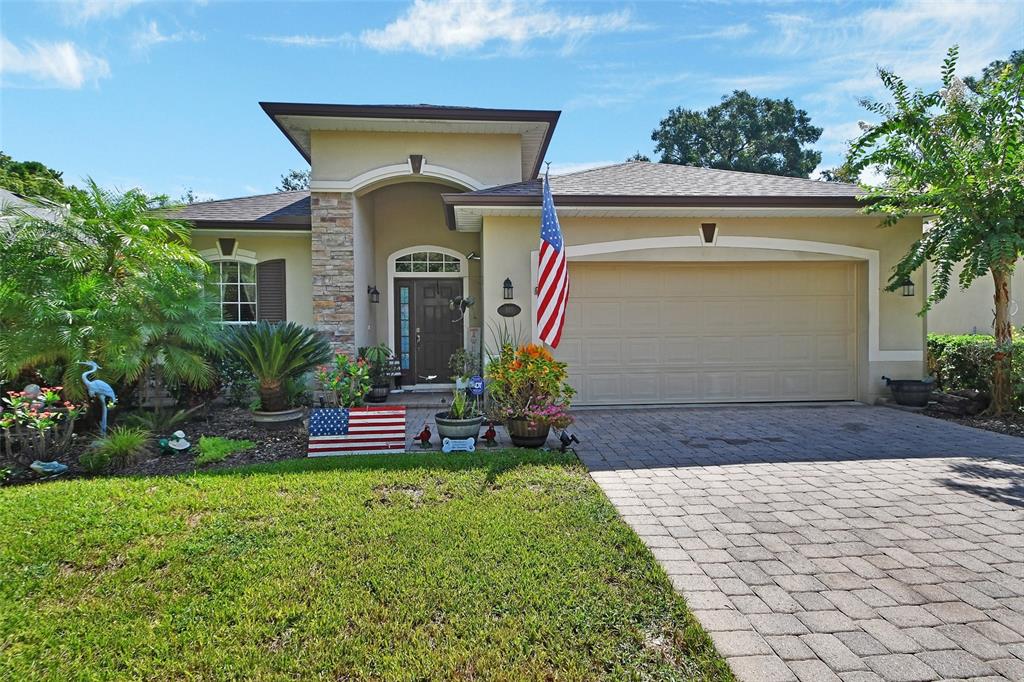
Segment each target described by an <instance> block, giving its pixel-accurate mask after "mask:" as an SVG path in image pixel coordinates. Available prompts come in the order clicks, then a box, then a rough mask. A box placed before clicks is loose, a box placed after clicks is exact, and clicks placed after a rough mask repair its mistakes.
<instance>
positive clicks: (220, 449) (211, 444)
mask: <svg viewBox="0 0 1024 682" xmlns="http://www.w3.org/2000/svg"><path fill="white" fill-rule="evenodd" d="M254 445H256V443H254V442H252V441H251V440H234V439H232V438H223V437H221V436H201V437H200V438H199V454H198V455H196V466H202V465H204V464H213V463H214V462H223V461H224V460H225V459H227V456H228V455H231V454H234V453H236V452H241V451H242V450H248V449H249V448H251V447H252V446H254Z"/></svg>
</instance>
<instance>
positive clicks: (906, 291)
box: [900, 277, 914, 298]
mask: <svg viewBox="0 0 1024 682" xmlns="http://www.w3.org/2000/svg"><path fill="white" fill-rule="evenodd" d="M900 286H901V287H903V295H904V296H906V297H908V298H909V297H910V296H913V295H914V282H913V281H911V279H910V278H909V277H907V278H906V279H904V280H903V281H902V282H901V283H900Z"/></svg>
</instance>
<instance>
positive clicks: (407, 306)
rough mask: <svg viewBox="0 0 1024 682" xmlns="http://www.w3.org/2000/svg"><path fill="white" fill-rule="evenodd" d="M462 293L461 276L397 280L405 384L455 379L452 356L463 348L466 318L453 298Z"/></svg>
mask: <svg viewBox="0 0 1024 682" xmlns="http://www.w3.org/2000/svg"><path fill="white" fill-rule="evenodd" d="M461 295H462V280H461V279H433V278H422V279H419V278H418V279H396V280H395V310H396V311H397V314H396V315H395V340H396V346H397V352H398V358H399V361H400V362H401V367H402V383H403V384H404V385H406V386H411V385H413V384H447V383H451V377H449V376H448V374H449V370H448V359H449V358H450V357H451V355H452V353H454V352H455V351H456V350H458V349H459V348H462V339H463V335H462V325H463V321H462V320H458V318H459V316H460V315H459V310H458V309H457V308H456V309H455V310H452V309H451V307H450V306H449V302H450V301H451V300H452V299H453V298H455V297H456V296H461ZM454 320H458V321H454Z"/></svg>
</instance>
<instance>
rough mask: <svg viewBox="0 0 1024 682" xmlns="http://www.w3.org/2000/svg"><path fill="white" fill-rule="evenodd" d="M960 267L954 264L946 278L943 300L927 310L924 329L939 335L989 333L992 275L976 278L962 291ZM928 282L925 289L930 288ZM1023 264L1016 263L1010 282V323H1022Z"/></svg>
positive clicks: (1023, 320)
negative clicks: (948, 287)
mask: <svg viewBox="0 0 1024 682" xmlns="http://www.w3.org/2000/svg"><path fill="white" fill-rule="evenodd" d="M959 277H960V268H959V267H957V268H956V270H955V271H954V272H953V276H952V278H951V280H950V282H951V285H950V290H949V294H947V295H946V298H945V300H943V301H942V302H940V303H939V304H938V305H936V306H935V307H934V308H933V309H932V310H931V311H930V312H929V313H928V330H929V331H932V332H938V333H940V334H972V333H978V334H991V333H992V321H993V318H994V317H995V313H994V312H993V308H994V304H993V302H992V297H993V295H994V294H995V285H994V284H993V283H992V275H985V276H984V277H979V278H978V279H976V280H975V281H974V282H973V283H972V284H971V286H969V287H968V288H967V289H966V290H962V289H960V287H959V285H958V284H957V282H958V278H959ZM930 288H931V287H930V285H929V289H930ZM1022 303H1024V266H1022V265H1021V264H1019V263H1018V265H1017V269H1016V270H1015V271H1014V273H1013V278H1012V279H1011V281H1010V312H1011V315H1010V321H1011V322H1012V323H1013V326H1015V327H1019V326H1021V325H1022V324H1024V311H1022V310H1021V307H1022V306H1021V304H1022Z"/></svg>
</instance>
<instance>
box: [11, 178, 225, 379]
mask: <svg viewBox="0 0 1024 682" xmlns="http://www.w3.org/2000/svg"><path fill="white" fill-rule="evenodd" d="M161 199H163V198H162V197H149V196H147V195H146V194H144V193H143V192H142V191H140V190H137V189H132V190H128V191H126V192H123V193H121V192H111V191H107V190H105V189H103V188H101V187H100V186H99V185H97V184H96V183H95V182H94V181H92V180H88V181H87V183H86V186H85V187H84V188H83V189H82V190H81V191H76V192H73V193H71V194H70V195H69V204H68V205H67V207H66V210H60V211H52V212H49V213H48V216H47V217H45V218H41V217H36V216H33V215H29V214H27V213H24V212H20V211H18V210H17V209H11V208H7V209H5V213H6V215H3V216H2V217H0V378H6V379H10V378H13V377H14V376H17V375H18V374H19V373H20V372H22V371H27V370H38V369H41V368H52V367H57V368H58V369H63V375H64V376H63V384H64V386H65V387H66V388H67V390H69V391H70V392H71V393H72V394H73V395H74V394H80V393H81V391H82V384H81V382H80V381H78V380H77V374H78V372H80V371H81V368H80V367H79V366H78V365H77V364H76V363H77V362H78V361H80V360H96V361H97V362H98V363H99V364H100V365H102V366H103V371H104V374H105V378H110V379H113V380H115V381H120V382H124V383H134V382H135V381H137V380H138V379H139V378H140V377H141V376H142V374H143V373H144V372H145V371H146V369H147V368H149V367H152V366H159V367H160V368H161V370H162V371H163V376H164V379H165V380H166V381H167V382H168V383H171V384H177V385H181V384H188V385H190V386H194V387H197V388H204V387H207V386H209V385H210V384H211V383H212V381H213V380H214V371H213V367H212V365H211V362H210V358H211V357H212V356H214V355H215V353H216V352H217V351H218V349H219V343H220V342H219V340H218V339H219V337H220V334H219V330H220V328H219V324H218V323H217V320H219V315H218V311H217V306H216V304H215V303H214V302H213V301H212V300H211V298H210V296H209V294H208V291H207V289H206V286H205V285H206V280H207V275H208V266H207V265H206V263H205V262H204V261H203V260H202V258H201V257H200V256H199V254H197V253H196V252H195V251H194V250H193V249H192V248H191V247H190V246H189V243H188V241H189V239H188V237H189V235H188V226H187V225H186V224H185V223H181V222H178V221H174V220H168V219H166V218H165V217H163V215H162V213H160V212H158V211H154V209H155V208H158V207H160V206H161V205H162V204H163V203H164V202H162V201H161Z"/></svg>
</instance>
